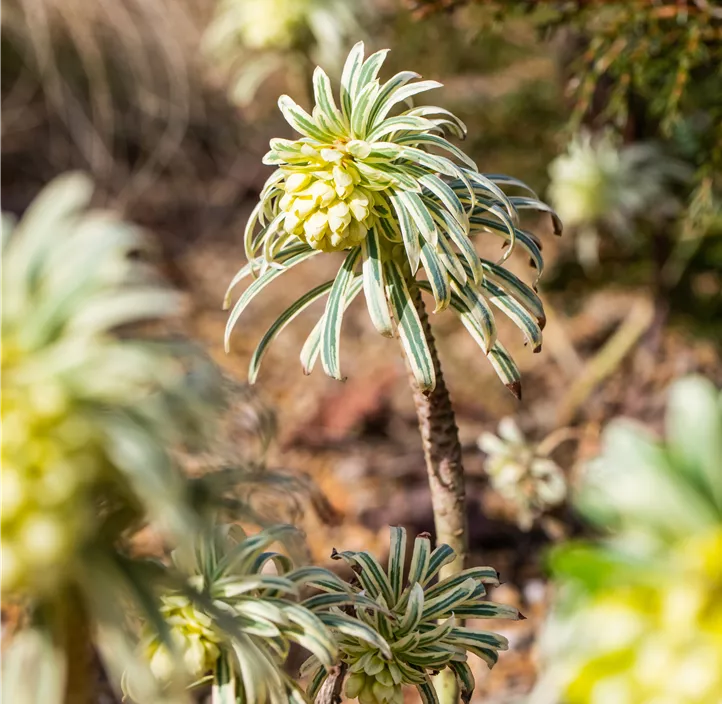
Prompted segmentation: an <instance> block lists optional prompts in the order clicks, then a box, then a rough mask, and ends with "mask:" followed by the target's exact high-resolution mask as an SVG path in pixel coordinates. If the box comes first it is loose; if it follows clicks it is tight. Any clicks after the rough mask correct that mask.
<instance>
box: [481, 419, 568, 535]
mask: <svg viewBox="0 0 722 704" xmlns="http://www.w3.org/2000/svg"><path fill="white" fill-rule="evenodd" d="M562 430H564V431H566V429H562ZM566 439H568V434H566V433H561V434H560V433H559V431H555V432H553V433H551V434H550V435H548V436H547V437H546V438H545V439H544V440H542V441H541V442H540V443H537V444H534V443H531V442H529V441H528V440H527V439H526V438H525V437H524V435H523V433H522V432H521V430H520V428H519V426H518V425H517V424H516V422H515V421H514V419H513V418H502V420H501V421H500V422H499V430H498V435H494V434H493V433H483V434H482V435H481V437H480V438H479V443H478V444H479V447H480V449H482V450H483V451H484V452H485V453H486V454H487V460H486V463H485V465H484V468H485V470H486V473H487V474H488V475H489V480H490V482H491V485H492V487H493V488H494V489H495V490H496V491H497V492H499V494H500V495H501V496H502V497H503V498H504V499H506V500H507V501H509V502H510V503H511V504H512V505H513V506H514V508H515V510H516V517H517V522H518V524H519V527H520V528H521V529H522V530H530V529H531V527H532V525H533V523H534V520H535V519H536V518H538V517H539V516H540V515H542V514H543V513H544V511H546V510H548V509H550V508H554V507H555V506H558V505H559V504H561V503H562V502H563V501H564V499H565V498H566V496H567V481H566V478H565V476H564V472H563V470H562V468H561V467H560V466H559V465H558V464H557V463H556V462H555V461H554V460H553V459H552V458H551V457H550V456H549V455H550V453H551V452H552V451H553V450H554V449H555V447H556V446H557V445H558V444H559V442H561V441H563V440H566Z"/></svg>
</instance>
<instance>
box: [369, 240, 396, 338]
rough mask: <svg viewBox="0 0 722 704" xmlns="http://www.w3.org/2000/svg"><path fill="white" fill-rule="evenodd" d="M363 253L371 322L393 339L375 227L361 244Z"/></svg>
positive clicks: (379, 244) (379, 245) (385, 335)
mask: <svg viewBox="0 0 722 704" xmlns="http://www.w3.org/2000/svg"><path fill="white" fill-rule="evenodd" d="M361 252H362V254H363V264H362V271H363V287H364V296H365V298H366V307H367V308H368V311H369V316H370V317H371V322H372V323H373V325H374V327H375V328H376V330H377V331H378V332H380V333H381V334H382V335H383V336H384V337H393V336H394V328H393V323H392V321H391V314H390V313H389V304H388V301H387V300H386V282H385V279H384V267H383V261H382V259H381V242H380V238H379V233H378V231H377V229H376V228H375V227H372V228H371V229H370V230H369V231H368V234H367V235H366V239H365V240H364V241H363V242H362V243H361Z"/></svg>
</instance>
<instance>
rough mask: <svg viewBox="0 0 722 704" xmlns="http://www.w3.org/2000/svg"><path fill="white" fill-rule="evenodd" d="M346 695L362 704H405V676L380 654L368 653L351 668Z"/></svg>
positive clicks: (397, 667) (393, 663)
mask: <svg viewBox="0 0 722 704" xmlns="http://www.w3.org/2000/svg"><path fill="white" fill-rule="evenodd" d="M349 673H350V674H349V676H348V678H347V679H346V686H345V688H344V689H345V693H346V696H347V697H348V698H349V699H358V700H359V702H361V704H403V701H404V695H403V692H402V690H401V684H402V682H403V675H402V674H401V670H400V669H399V666H398V665H397V664H396V663H395V662H393V661H391V662H388V661H386V660H384V659H383V657H382V656H381V654H380V653H378V652H377V653H366V654H365V655H363V656H362V657H361V658H360V659H359V660H358V661H357V662H355V663H354V664H353V665H351V667H350V668H349Z"/></svg>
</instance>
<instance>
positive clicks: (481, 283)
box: [226, 43, 561, 574]
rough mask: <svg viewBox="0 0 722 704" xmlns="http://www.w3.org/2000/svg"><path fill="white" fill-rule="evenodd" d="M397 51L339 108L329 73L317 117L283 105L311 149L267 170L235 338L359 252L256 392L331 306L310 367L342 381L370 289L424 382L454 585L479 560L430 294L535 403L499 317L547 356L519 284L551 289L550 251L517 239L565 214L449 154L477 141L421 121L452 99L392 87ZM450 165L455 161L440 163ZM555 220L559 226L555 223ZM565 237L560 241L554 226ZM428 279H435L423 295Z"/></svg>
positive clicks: (277, 146)
mask: <svg viewBox="0 0 722 704" xmlns="http://www.w3.org/2000/svg"><path fill="white" fill-rule="evenodd" d="M386 53H387V50H382V51H379V52H376V53H375V54H372V55H371V56H370V57H368V58H367V59H366V60H364V46H363V43H359V44H357V45H356V46H355V47H354V48H353V49H352V50H351V53H350V54H349V57H348V59H347V61H346V64H345V66H344V70H343V73H342V77H341V87H340V95H339V103H338V104H337V103H336V99H335V96H334V94H333V91H332V88H331V83H330V80H329V78H328V76H327V75H326V73H325V72H324V71H323V70H322V69H321V68H317V69H316V71H315V73H314V79H313V85H314V96H315V103H316V104H315V106H314V108H313V110H312V112H311V114H309V113H308V112H306V111H305V110H303V109H302V108H301V107H299V106H298V105H297V104H296V103H295V102H294V101H293V100H292V99H291V98H289V97H288V96H286V95H284V96H282V97H281V98H280V99H279V107H280V109H281V112H282V113H283V115H284V117H285V118H286V120H287V121H288V123H289V124H290V125H291V126H292V127H293V128H294V129H295V130H296V131H297V132H298V133H299V134H300V135H301V137H300V138H299V139H297V140H288V139H273V140H271V150H270V152H269V153H268V154H267V155H266V156H265V158H264V162H265V163H266V164H268V165H271V166H275V167H277V168H276V170H275V171H274V173H273V174H272V175H271V176H270V177H269V179H268V180H267V181H266V184H265V186H264V188H263V190H262V192H261V196H260V202H259V203H258V205H257V206H256V207H255V208H254V210H253V212H252V214H251V217H250V219H249V221H248V224H247V226H246V229H245V235H244V243H245V249H246V254H247V257H248V263H247V264H246V265H245V266H244V267H243V268H242V269H241V270H240V271H239V272H238V274H237V275H236V276H235V277H234V279H233V281H232V282H231V285H230V287H229V290H228V294H227V296H226V304H227V305H230V301H231V294H232V290H233V289H234V288H235V287H236V286H237V284H239V283H240V282H241V281H242V280H243V279H245V278H247V277H253V281H252V282H251V283H250V284H249V286H248V287H247V288H246V290H245V291H244V292H243V293H242V294H241V296H240V298H239V299H238V301H237V302H236V303H235V305H233V307H232V309H231V313H230V316H229V319H228V324H227V327H226V347H227V348H228V346H229V341H230V334H231V331H232V329H233V327H234V326H235V324H236V322H237V321H238V319H239V317H240V315H241V314H242V313H243V311H244V310H245V308H246V306H247V305H248V304H249V303H250V302H251V300H252V299H253V298H254V297H255V296H256V295H258V294H259V293H260V292H261V291H262V290H263V289H264V288H265V287H266V286H267V285H268V284H269V283H271V282H272V281H273V280H275V279H276V278H278V277H279V276H280V275H281V274H283V273H284V272H285V271H287V270H288V269H290V268H292V267H294V266H296V265H297V264H300V263H302V262H304V261H307V260H309V259H312V258H313V257H316V256H318V255H320V254H321V253H328V252H344V254H345V258H344V261H343V264H342V265H341V267H340V269H339V272H338V274H337V276H336V277H335V279H334V280H332V281H327V282H325V283H322V284H320V285H319V286H316V287H315V288H313V289H312V290H310V291H308V292H307V293H306V294H304V295H303V296H302V297H301V298H300V299H299V300H297V301H296V302H295V303H294V304H293V305H292V306H290V307H289V308H288V309H287V310H286V311H284V312H283V313H282V314H281V315H280V317H279V318H278V319H277V320H276V321H275V322H274V323H273V325H272V326H271V327H270V328H269V330H268V331H267V332H266V334H265V335H264V337H263V339H262V340H261V342H260V344H259V345H258V347H257V349H256V351H255V353H254V354H253V358H252V360H251V365H250V370H249V377H250V380H251V381H255V379H256V377H257V375H258V370H259V365H260V363H261V360H262V359H263V356H264V354H265V352H266V350H267V348H268V345H269V344H270V343H271V342H272V341H273V339H274V338H275V337H276V336H277V335H278V334H279V333H280V332H281V331H282V330H283V329H284V328H285V326H286V325H287V324H288V323H289V322H291V320H293V319H294V318H295V317H296V316H297V315H298V314H299V313H300V312H301V311H303V310H304V309H305V308H307V307H308V306H309V305H311V304H312V303H314V302H315V301H317V300H320V299H322V298H326V299H327V300H326V306H325V310H324V313H323V315H322V316H321V318H320V319H319V321H318V323H317V324H316V326H315V327H314V329H313V331H312V332H311V334H310V335H309V337H308V339H307V341H306V343H305V344H304V346H303V349H302V351H301V363H302V365H303V369H304V371H305V372H306V373H310V372H311V370H312V369H313V367H314V365H315V363H316V361H317V360H318V358H319V357H320V359H321V365H322V366H323V369H324V371H325V372H326V373H327V374H329V375H330V376H332V377H334V378H336V379H342V378H343V377H342V374H341V364H340V354H339V351H340V336H341V326H342V321H343V315H344V311H345V309H346V307H347V306H348V305H349V304H350V303H351V302H352V301H353V299H354V298H355V297H356V296H357V295H358V294H359V292H360V291H361V289H362V288H363V291H364V296H365V299H366V305H367V307H368V311H369V315H370V317H371V320H372V322H373V324H374V326H375V327H376V329H377V330H378V332H379V333H380V334H382V335H384V336H386V337H393V336H394V335H396V336H397V337H398V339H399V340H400V342H401V345H402V347H403V350H404V352H405V355H406V359H407V362H408V366H409V370H410V379H411V384H412V388H413V392H414V399H415V403H416V408H417V414H418V418H419V424H420V430H421V434H422V439H423V445H424V453H425V457H426V464H427V469H428V474H429V480H430V484H431V490H432V500H433V506H434V518H435V526H436V537H437V540H438V541H439V542H443V543H447V544H449V545H450V546H451V547H452V548H453V549H454V551H455V552H456V554H457V555H458V560H457V562H456V563H454V564H450V565H447V566H446V568H445V570H444V572H443V574H447V573H449V572H451V571H454V570H457V571H458V570H460V569H462V566H463V559H464V555H465V553H466V550H467V545H466V524H465V510H464V479H463V470H462V464H461V447H460V444H459V440H458V432H457V428H456V423H455V420H454V414H453V409H452V407H451V402H450V399H449V395H448V392H447V390H446V386H445V384H444V379H443V375H442V373H441V367H440V364H439V359H438V355H437V353H436V348H435V345H434V338H433V336H432V334H431V329H430V327H429V323H428V318H427V314H426V309H425V306H424V303H423V300H422V297H421V291H422V290H423V291H427V292H429V293H430V294H431V295H432V296H433V299H434V303H435V309H434V310H435V312H440V311H442V310H444V309H446V308H449V307H450V308H451V309H452V310H454V311H455V312H456V313H457V314H458V315H459V317H460V319H461V321H462V323H463V324H464V326H465V327H466V328H467V330H468V331H469V333H470V334H471V335H472V337H473V338H474V340H475V341H476V342H478V344H479V345H480V347H481V349H482V351H483V352H484V354H485V355H486V357H487V358H488V359H489V361H490V362H491V364H492V366H493V367H494V369H495V371H496V373H497V374H498V375H499V377H500V378H501V379H502V381H503V382H504V383H505V384H506V385H507V386H508V387H509V389H511V391H512V392H513V393H514V394H515V395H517V396H519V395H520V379H519V370H518V368H517V366H516V364H515V363H514V361H513V359H512V358H511V356H510V354H509V353H508V351H507V350H506V348H505V347H504V346H503V345H502V344H501V342H500V341H499V340H497V336H496V325H495V322H494V314H493V310H492V308H497V309H499V310H501V311H502V312H504V313H505V314H506V315H507V316H508V317H509V318H511V320H513V321H514V322H515V323H516V324H517V325H518V326H519V328H520V329H521V330H522V332H523V333H524V335H525V336H526V338H527V340H528V342H529V343H530V345H531V347H532V349H533V350H534V351H538V350H539V349H540V348H541V342H542V332H541V331H542V327H543V325H544V311H543V307H542V303H541V301H540V300H539V297H538V296H537V294H536V292H535V290H534V289H533V288H532V287H531V286H529V285H527V284H525V283H524V282H522V281H521V280H520V279H518V278H517V277H516V276H515V275H514V274H512V273H511V272H509V271H508V270H507V269H506V268H504V266H503V264H504V262H505V261H506V260H507V259H508V257H509V256H510V255H511V253H512V252H513V251H515V250H516V249H517V247H520V248H521V249H522V250H524V251H525V253H526V254H527V256H528V257H529V258H530V259H531V262H532V263H533V265H534V266H535V267H536V269H537V278H538V276H539V275H540V274H541V271H542V267H543V262H542V257H541V252H540V247H539V243H538V241H537V239H536V237H535V236H534V235H532V234H530V233H529V232H527V231H526V230H523V229H521V228H520V227H519V225H518V211H519V210H526V209H531V210H537V211H546V212H551V210H550V209H549V207H548V206H546V205H545V204H543V203H541V202H540V201H539V200H537V199H536V197H535V196H534V194H533V192H532V193H531V195H523V196H521V195H517V196H508V195H506V193H505V192H504V190H502V187H504V188H513V189H518V190H521V191H522V192H523V191H529V189H528V187H527V186H525V185H524V184H523V183H521V182H520V181H517V180H516V179H514V178H511V177H508V176H501V175H484V174H481V173H480V172H479V170H478V168H477V166H476V164H475V163H474V162H473V161H472V160H471V159H470V158H469V157H468V156H467V155H466V154H464V152H463V151H461V150H460V149H459V148H458V147H456V146H455V145H453V144H452V143H451V142H449V141H448V140H447V139H446V138H445V136H444V135H445V134H446V133H450V134H452V135H454V136H457V137H463V136H464V134H465V131H466V128H465V126H464V124H463V123H462V122H461V121H460V120H459V119H458V118H457V117H455V116H454V115H453V114H452V113H450V112H449V111H448V110H445V109H443V108H440V107H435V106H428V105H423V106H419V107H411V108H410V107H408V105H407V103H408V102H409V100H410V99H411V98H412V97H413V96H415V95H418V94H419V93H422V92H424V91H427V90H430V89H432V88H437V87H440V85H441V84H440V83H437V82H436V81H418V82H414V79H416V78H419V76H418V74H416V73H414V72H413V71H402V72H400V73H398V74H396V75H395V76H393V77H392V78H390V79H389V80H388V81H386V82H383V83H382V82H380V81H379V79H378V74H379V71H380V69H381V66H382V64H383V61H384V59H385V57H386ZM432 150H436V151H438V152H440V153H438V154H437V153H435V152H434V151H432ZM552 215H553V213H552ZM553 219H554V224H555V230H556V231H557V232H559V231H560V230H561V225H560V223H559V221H558V218H556V216H555V215H553ZM482 233H487V234H493V235H495V236H497V237H498V238H499V239H500V240H501V242H502V244H503V245H505V246H506V249H505V250H504V252H503V255H502V256H501V257H500V260H499V261H498V262H492V261H488V260H485V259H483V258H481V257H480V256H479V255H478V254H477V252H476V250H475V248H474V244H473V237H474V236H475V235H480V234H482ZM422 272H424V273H425V275H426V279H420V274H421V273H422Z"/></svg>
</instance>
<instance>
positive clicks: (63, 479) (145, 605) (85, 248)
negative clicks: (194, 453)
mask: <svg viewBox="0 0 722 704" xmlns="http://www.w3.org/2000/svg"><path fill="white" fill-rule="evenodd" d="M91 194H92V185H91V183H90V182H89V181H88V180H87V179H86V178H85V177H84V176H82V175H78V174H73V175H67V176H64V177H62V178H59V179H58V180H56V181H54V182H53V183H52V184H51V185H49V186H48V187H47V188H46V189H45V190H44V191H43V192H42V193H41V194H40V195H39V196H38V197H37V199H36V200H35V201H34V202H33V204H32V205H31V207H30V208H29V209H28V211H27V212H26V213H25V215H24V217H23V218H22V220H21V221H20V222H19V223H18V224H17V225H15V224H14V223H13V222H12V220H11V218H10V217H9V216H3V260H4V261H3V264H4V271H3V279H2V340H3V344H2V357H1V369H2V424H3V433H2V590H3V599H4V600H6V601H7V600H14V601H17V602H19V603H20V604H21V605H22V606H23V607H27V608H28V610H29V614H30V615H29V628H28V629H27V630H25V631H22V632H20V633H19V634H18V635H17V636H16V637H14V638H13V640H12V644H11V645H10V646H9V650H8V652H7V654H6V657H5V662H4V666H5V667H4V669H5V675H4V677H3V692H4V694H5V696H6V698H7V701H13V702H19V703H23V704H24V703H25V702H35V701H43V702H48V703H49V704H52V703H53V702H60V701H63V700H65V701H67V702H73V703H75V702H81V703H82V702H85V701H88V700H89V696H90V692H89V688H90V687H91V684H92V683H91V681H90V677H91V671H90V668H89V659H90V654H91V651H90V641H91V640H93V641H94V642H95V644H96V646H97V648H98V650H99V652H100V654H101V655H102V657H103V660H104V663H105V665H106V668H107V670H108V672H109V674H110V675H111V676H113V677H115V678H119V676H120V674H121V672H122V671H123V670H128V671H130V672H132V673H133V677H134V679H135V681H136V682H137V690H138V692H140V693H141V694H142V695H143V697H145V698H147V699H151V700H153V701H161V700H162V697H161V695H160V693H159V692H158V691H157V688H156V683H155V679H154V678H153V677H152V675H151V672H150V670H149V668H148V667H147V663H145V662H144V661H143V660H142V659H140V658H138V657H136V656H135V653H134V651H135V647H134V637H133V634H132V632H131V630H130V629H129V627H128V621H127V611H126V606H125V605H126V604H128V603H136V604H137V605H138V606H139V608H141V609H147V610H149V611H150V612H151V613H150V614H149V618H151V620H152V622H154V623H156V622H157V621H158V619H159V615H158V614H157V612H156V606H155V604H154V601H153V599H152V598H151V597H150V596H149V594H150V588H151V587H150V583H149V580H148V579H147V575H146V574H145V573H144V571H143V567H142V564H141V563H137V562H135V561H133V560H132V559H130V558H129V557H128V554H127V540H128V539H129V538H130V537H131V535H132V534H133V532H135V531H136V530H137V529H138V528H139V527H142V526H143V525H144V524H150V525H151V526H152V527H153V529H154V530H156V531H159V532H160V534H161V535H163V536H164V537H165V538H167V539H170V540H172V541H174V542H176V543H177V544H183V543H185V542H187V541H188V540H189V539H190V537H191V536H192V534H193V531H194V529H195V527H196V526H197V523H198V521H197V517H196V514H195V513H194V511H193V509H192V507H191V505H190V496H189V492H188V484H187V482H186V480H185V478H184V477H183V475H182V473H181V472H180V470H179V468H178V467H177V465H176V463H175V460H174V457H173V456H172V455H171V454H170V452H169V448H171V447H173V446H174V445H176V444H178V443H180V442H185V443H193V442H194V441H197V442H199V443H202V441H203V439H204V437H205V434H206V429H207V419H208V418H209V417H211V415H212V414H211V413H209V411H210V409H211V405H210V404H211V403H212V402H213V401H214V400H215V399H216V398H217V397H216V392H217V390H218V389H217V387H216V383H217V377H216V376H215V375H214V374H210V375H209V374H200V375H198V374H193V373H192V371H193V370H192V369H191V370H190V371H189V366H190V365H191V364H192V363H195V362H194V361H193V360H192V358H191V357H190V356H189V354H188V350H187V348H185V347H184V346H182V345H180V344H176V343H170V342H163V341H160V340H151V339H148V338H145V339H141V338H138V337H133V336H132V335H131V334H130V333H131V330H130V329H129V327H128V326H132V325H134V324H137V323H140V322H144V321H148V320H152V319H158V318H164V317H166V316H168V315H170V314H173V313H175V312H177V310H178V304H179V297H178V294H176V293H175V292H173V291H170V290H168V289H167V288H165V287H163V286H162V285H161V284H160V282H159V280H158V279H157V277H156V275H155V274H154V271H153V269H152V268H151V267H150V266H149V265H148V264H146V263H144V261H143V258H142V254H143V252H144V250H145V249H146V247H147V243H146V242H145V240H144V239H143V238H142V237H141V234H140V233H139V232H138V231H137V230H136V229H135V228H133V227H131V226H130V225H128V224H126V223H123V222H121V221H119V220H117V219H115V218H114V217H113V216H112V215H111V214H109V213H107V212H95V211H87V210H86V208H87V205H88V203H89V200H90V197H91ZM121 329H122V331H123V333H122V334H121V332H120V331H121ZM36 673H37V676H36Z"/></svg>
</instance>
